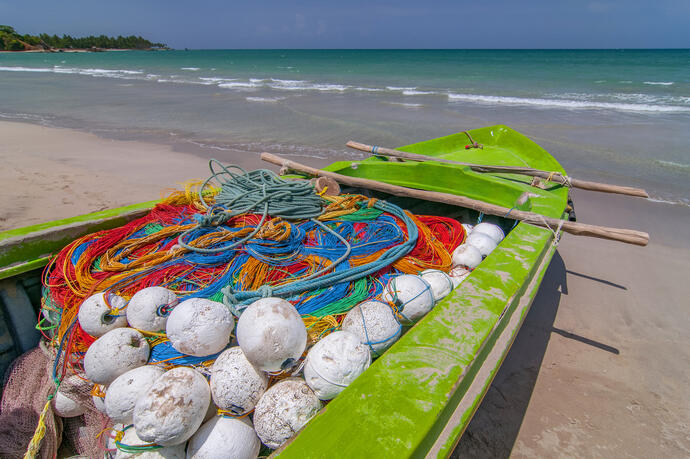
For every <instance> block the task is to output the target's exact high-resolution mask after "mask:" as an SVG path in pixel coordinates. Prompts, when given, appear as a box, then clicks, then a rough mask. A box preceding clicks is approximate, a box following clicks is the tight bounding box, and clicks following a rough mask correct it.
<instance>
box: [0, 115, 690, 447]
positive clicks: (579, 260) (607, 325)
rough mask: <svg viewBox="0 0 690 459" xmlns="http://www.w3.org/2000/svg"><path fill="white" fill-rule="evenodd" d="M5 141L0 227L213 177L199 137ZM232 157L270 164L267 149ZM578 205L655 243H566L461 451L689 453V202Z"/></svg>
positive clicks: (44, 136) (66, 135)
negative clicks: (177, 141)
mask: <svg viewBox="0 0 690 459" xmlns="http://www.w3.org/2000/svg"><path fill="white" fill-rule="evenodd" d="M0 138H1V139H2V142H0V161H2V164H3V166H2V168H0V181H1V183H2V184H3V186H2V190H3V191H2V193H1V194H0V230H5V229H10V228H17V227H21V226H26V225H31V224H36V223H41V222H45V221H50V220H54V219H58V218H65V217H69V216H74V215H78V214H83V213H87V212H92V211H97V210H102V209H106V208H111V207H117V206H121V205H125V204H132V203H136V202H141V201H145V200H151V199H156V198H158V197H160V196H161V194H165V189H169V188H171V187H174V186H175V185H177V184H179V183H181V182H183V181H185V180H188V179H192V178H205V177H206V176H207V175H208V172H207V159H208V158H204V157H202V156H203V154H200V152H199V151H192V150H191V145H190V150H189V151H188V152H185V151H180V150H181V149H180V148H173V147H172V146H170V145H159V144H154V143H146V142H138V141H137V142H135V141H118V140H109V139H103V138H100V137H98V136H96V135H93V134H89V133H84V132H80V131H74V130H68V129H56V128H48V127H42V126H37V125H32V124H23V123H15V122H0ZM227 154H228V153H227V152H226V156H227ZM223 160H227V158H223ZM232 161H233V162H235V163H239V164H240V165H242V166H244V167H247V168H256V167H265V165H262V164H261V163H260V161H259V159H258V157H249V158H247V157H244V158H239V157H238V158H234V159H233V160H232ZM320 161H321V160H313V159H312V160H311V164H312V165H316V166H318V165H319V164H315V163H319V162H320ZM323 162H324V163H325V162H326V161H323ZM582 178H587V177H582ZM574 199H575V206H576V211H577V216H578V220H579V221H582V222H586V223H593V224H602V225H607V226H618V227H626V228H634V229H639V230H643V231H648V232H649V233H650V235H651V242H650V244H649V246H648V247H645V248H641V247H634V246H628V245H623V244H620V243H615V242H608V241H602V240H595V239H586V238H577V237H575V236H570V235H565V236H564V237H563V240H562V242H561V244H560V247H559V250H558V252H557V253H556V255H555V256H554V259H553V261H552V262H551V265H550V267H549V270H548V272H547V274H546V277H545V278H544V281H543V284H542V286H541V289H540V291H539V294H538V295H537V298H536V300H535V303H534V304H533V306H532V310H531V311H530V313H529V315H528V317H527V319H526V321H525V323H524V325H523V327H522V329H521V331H520V333H519V335H518V337H517V339H516V342H515V344H514V345H513V348H512V349H511V351H510V353H509V355H508V357H507V360H506V361H505V363H504V365H503V367H502V368H501V370H500V371H499V373H498V375H497V377H496V379H495V381H494V383H493V385H492V387H491V389H490V390H489V392H488V393H487V395H486V397H485V399H484V402H483V404H482V406H481V407H480V409H479V411H478V412H477V414H476V416H475V418H474V420H473V421H472V423H471V424H470V426H469V428H468V430H467V432H466V434H465V435H464V437H463V438H462V439H461V441H460V443H459V445H458V447H457V449H456V451H455V452H454V455H453V457H464V456H474V457H509V456H514V457H646V456H651V455H660V456H662V457H684V456H688V455H690V435H689V434H688V431H689V429H688V427H689V426H690V402H689V400H690V384H688V382H689V381H690V331H688V330H690V319H689V318H688V317H689V315H688V313H687V306H688V304H689V301H688V298H690V283H688V282H687V278H688V273H690V242H688V239H687V236H686V234H687V229H686V228H687V225H688V222H690V208H689V207H687V206H679V205H669V204H662V203H654V202H651V201H647V200H641V199H635V198H623V197H618V196H607V195H601V194H593V193H589V192H575V193H574Z"/></svg>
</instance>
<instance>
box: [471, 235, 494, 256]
mask: <svg viewBox="0 0 690 459" xmlns="http://www.w3.org/2000/svg"><path fill="white" fill-rule="evenodd" d="M465 243H466V244H469V245H471V246H473V247H476V248H477V250H479V253H481V254H482V257H486V256H488V255H489V254H490V253H491V252H493V251H494V249H495V248H496V245H497V244H496V241H494V240H493V239H491V237H490V236H487V235H486V234H484V233H475V232H474V231H473V232H471V233H470V235H469V236H467V240H466V241H465Z"/></svg>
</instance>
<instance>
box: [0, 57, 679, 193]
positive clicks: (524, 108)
mask: <svg viewBox="0 0 690 459" xmlns="http://www.w3.org/2000/svg"><path fill="white" fill-rule="evenodd" d="M0 118H2V119H8V120H23V121H27V122H33V123H40V124H43V125H49V126H58V127H71V128H78V129H83V130H87V131H91V132H95V133H97V134H99V135H102V136H106V137H113V138H124V139H143V140H153V141H159V142H166V143H172V144H174V145H179V146H180V148H185V149H189V148H193V149H195V150H196V151H198V152H199V153H201V154H204V155H205V156H216V157H219V158H220V159H226V160H231V158H232V157H233V155H235V154H237V153H238V152H239V153H240V154H246V155H252V154H257V153H259V152H261V151H271V152H275V153H282V154H295V155H302V156H313V157H319V158H333V159H335V158H343V157H345V158H351V157H357V156H358V154H357V153H356V152H352V151H348V150H347V149H346V148H345V147H344V144H345V142H347V141H348V140H351V139H352V140H359V141H362V142H365V143H370V144H378V145H384V146H391V147H395V146H400V145H404V144H407V143H411V142H414V141H419V140H425V139H428V138H432V137H437V136H441V135H446V134H450V133H454V132H457V131H461V130H465V129H471V128H475V127H481V126H486V125H491V124H506V125H509V126H511V127H513V128H515V129H517V130H518V131H520V132H522V133H524V134H526V135H528V136H529V137H531V138H532V139H534V140H535V141H537V142H538V143H539V144H541V145H542V146H543V147H545V148H546V149H547V150H549V151H550V152H551V153H552V154H553V155H554V156H555V157H556V158H557V159H558V160H559V161H560V162H561V163H562V164H563V165H564V166H565V168H566V170H568V171H569V172H570V174H571V175H573V176H576V177H580V178H585V179H595V180H602V181H608V182H613V183H620V184H630V185H638V186H643V187H645V188H647V189H648V190H649V191H650V192H651V194H652V196H653V198H654V199H659V200H664V201H670V202H675V203H682V204H685V205H689V204H690V50H193V51H164V52H142V51H139V52H137V51H131V52H130V51H125V52H105V53H54V54H44V53H40V54H33V53H21V54H17V53H0Z"/></svg>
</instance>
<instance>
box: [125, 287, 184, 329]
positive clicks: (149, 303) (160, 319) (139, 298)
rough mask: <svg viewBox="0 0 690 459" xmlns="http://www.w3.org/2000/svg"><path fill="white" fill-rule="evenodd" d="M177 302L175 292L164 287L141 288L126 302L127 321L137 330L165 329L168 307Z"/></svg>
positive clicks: (168, 312)
mask: <svg viewBox="0 0 690 459" xmlns="http://www.w3.org/2000/svg"><path fill="white" fill-rule="evenodd" d="M177 303H178V300H177V295H175V292H173V291H171V290H168V289H167V288H165V287H146V288H143V289H141V290H139V291H138V292H137V293H135V294H134V296H133V297H132V298H131V299H130V300H129V303H128V304H127V322H129V325H130V326H131V327H134V328H136V329H138V330H144V331H148V332H160V331H165V325H166V323H167V322H168V316H169V315H170V311H169V309H168V308H173V307H175V306H176V305H177ZM166 311H167V312H166Z"/></svg>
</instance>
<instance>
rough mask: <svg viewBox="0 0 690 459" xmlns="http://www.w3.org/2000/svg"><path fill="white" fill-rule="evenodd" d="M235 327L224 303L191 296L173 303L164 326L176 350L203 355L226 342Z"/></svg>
mask: <svg viewBox="0 0 690 459" xmlns="http://www.w3.org/2000/svg"><path fill="white" fill-rule="evenodd" d="M234 327H235V319H233V317H232V314H231V313H230V311H229V310H228V308H227V307H226V306H225V305H224V304H223V303H218V302H216V301H211V300H206V299H204V298H190V299H188V300H185V301H183V302H181V303H180V304H178V305H177V306H175V309H173V310H172V312H171V313H170V316H169V317H168V321H167V323H166V327H165V330H166V334H167V336H168V339H169V340H170V344H171V345H172V347H173V348H175V349H176V350H177V351H179V352H182V353H183V354H188V355H193V356H196V357H205V356H207V355H211V354H215V353H217V352H220V351H222V350H223V349H224V348H225V346H227V345H228V342H229V341H230V334H231V333H232V329H233V328H234Z"/></svg>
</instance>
